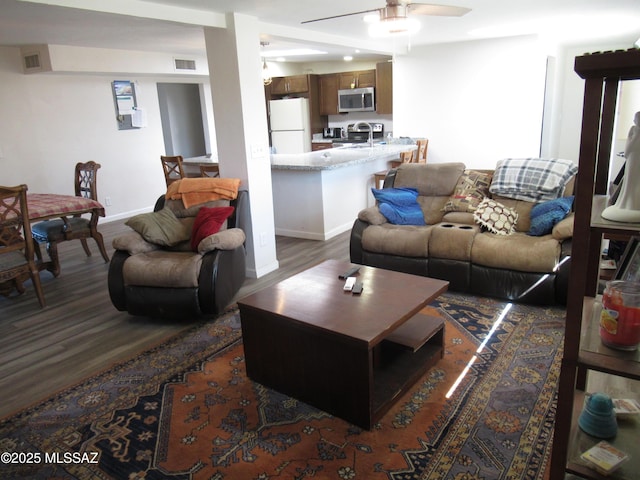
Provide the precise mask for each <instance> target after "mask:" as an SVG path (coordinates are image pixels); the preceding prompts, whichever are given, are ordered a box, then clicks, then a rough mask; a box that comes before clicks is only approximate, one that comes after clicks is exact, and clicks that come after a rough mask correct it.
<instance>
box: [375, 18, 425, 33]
mask: <svg viewBox="0 0 640 480" xmlns="http://www.w3.org/2000/svg"><path fill="white" fill-rule="evenodd" d="M418 30H420V22H419V21H418V20H416V19H415V18H410V17H406V16H405V17H388V18H381V19H380V21H379V22H375V23H371V24H370V25H369V35H370V36H372V37H391V36H398V35H411V34H413V33H416V32H417V31H418Z"/></svg>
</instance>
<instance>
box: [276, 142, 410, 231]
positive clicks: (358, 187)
mask: <svg viewBox="0 0 640 480" xmlns="http://www.w3.org/2000/svg"><path fill="white" fill-rule="evenodd" d="M415 148H416V147H415V145H411V144H406V143H405V144H391V145H387V144H376V145H374V146H373V147H370V146H369V145H368V144H362V143H361V144H355V145H351V146H343V147H338V148H332V149H327V150H320V151H316V152H310V153H301V154H273V155H271V179H272V185H273V207H274V219H275V227H276V235H283V236H287V237H297V238H306V239H310V240H327V239H329V238H332V237H334V236H336V235H338V234H340V233H342V232H346V231H347V230H349V229H351V227H352V226H353V222H354V221H355V220H356V218H357V216H358V212H359V211H360V210H362V209H363V208H366V207H368V206H371V205H373V204H374V199H373V195H372V194H371V187H373V186H374V178H373V174H374V173H375V172H379V171H380V170H385V169H387V168H389V162H390V161H392V160H398V158H399V155H400V152H403V151H406V150H415Z"/></svg>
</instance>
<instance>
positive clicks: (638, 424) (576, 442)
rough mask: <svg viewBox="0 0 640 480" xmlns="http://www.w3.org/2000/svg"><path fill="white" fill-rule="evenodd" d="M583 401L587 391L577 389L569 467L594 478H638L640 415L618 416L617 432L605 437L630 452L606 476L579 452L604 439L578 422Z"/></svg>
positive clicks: (576, 472) (570, 470) (602, 479)
mask: <svg viewBox="0 0 640 480" xmlns="http://www.w3.org/2000/svg"><path fill="white" fill-rule="evenodd" d="M583 405H584V393H583V392H576V395H575V397H574V400H573V421H572V427H571V436H570V441H569V445H570V449H569V455H568V462H567V471H568V472H571V473H574V474H576V475H580V476H581V477H583V478H586V479H593V480H605V479H606V480H631V479H636V478H638V475H637V472H638V471H640V455H638V438H639V437H640V417H639V416H638V415H635V416H632V417H626V418H619V419H618V434H617V435H616V436H615V437H614V438H611V439H606V441H607V442H608V443H610V444H611V445H613V446H614V447H616V448H618V449H620V450H622V451H624V452H625V453H627V454H629V457H630V458H629V460H628V461H627V462H626V463H624V464H623V465H622V466H621V467H620V468H619V469H618V470H616V471H615V472H613V473H612V474H611V475H608V476H606V477H605V476H603V475H600V474H599V473H598V472H596V471H595V470H593V469H591V468H589V467H588V466H587V464H586V462H584V460H582V459H580V455H581V454H582V453H583V452H586V451H587V450H589V449H590V448H591V447H593V446H594V445H595V444H596V443H598V442H600V441H601V440H602V439H600V438H596V437H592V436H591V435H588V434H586V433H585V432H583V431H582V430H581V429H580V427H579V426H578V417H579V416H580V413H581V412H582V407H583Z"/></svg>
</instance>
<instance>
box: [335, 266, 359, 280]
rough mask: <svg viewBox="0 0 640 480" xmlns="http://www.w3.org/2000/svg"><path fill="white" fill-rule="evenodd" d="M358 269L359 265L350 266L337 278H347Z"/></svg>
mask: <svg viewBox="0 0 640 480" xmlns="http://www.w3.org/2000/svg"><path fill="white" fill-rule="evenodd" d="M359 270H360V267H353V268H350V269H349V270H347V271H346V272H344V273H342V274H340V275H338V278H341V279H343V280H344V279H345V278H349V277H350V276H352V275H355V274H356V273H358V271H359Z"/></svg>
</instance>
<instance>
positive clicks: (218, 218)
mask: <svg viewBox="0 0 640 480" xmlns="http://www.w3.org/2000/svg"><path fill="white" fill-rule="evenodd" d="M234 210H235V209H234V208H233V207H213V208H208V207H202V208H201V209H200V210H199V211H198V214H197V215H196V218H195V220H194V222H193V227H192V230H191V248H192V250H193V251H194V252H197V251H198V245H199V244H200V242H201V241H202V240H203V239H204V238H206V237H208V236H209V235H213V234H214V233H218V232H219V231H220V229H221V228H222V226H223V224H225V223H226V221H227V218H229V217H230V216H231V214H232V213H233V211H234Z"/></svg>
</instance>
